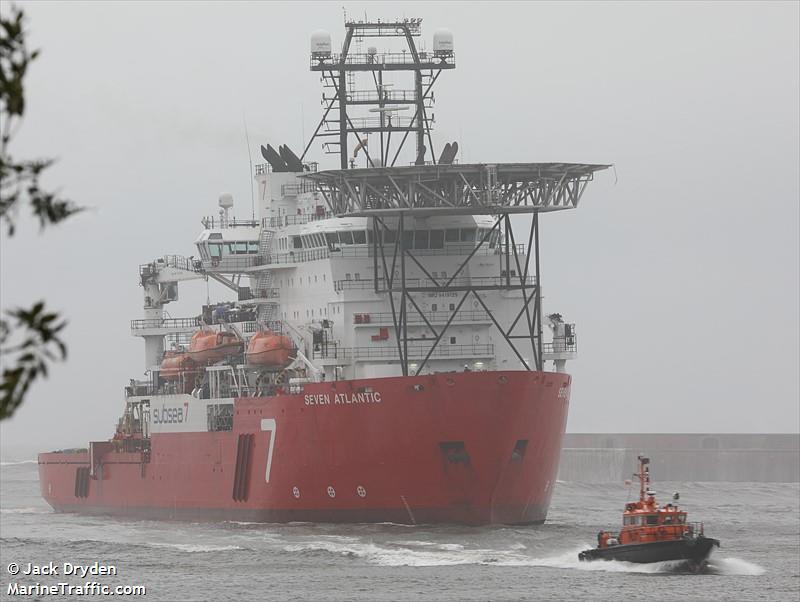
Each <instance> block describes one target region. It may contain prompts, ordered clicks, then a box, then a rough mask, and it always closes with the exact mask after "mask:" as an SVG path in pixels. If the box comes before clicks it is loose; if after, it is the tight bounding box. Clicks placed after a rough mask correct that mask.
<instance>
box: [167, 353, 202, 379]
mask: <svg viewBox="0 0 800 602" xmlns="http://www.w3.org/2000/svg"><path fill="white" fill-rule="evenodd" d="M197 372H198V369H197V364H196V363H195V362H194V360H193V359H192V358H190V357H189V354H188V353H184V352H181V351H167V352H166V353H165V354H164V359H163V360H161V369H160V370H159V372H158V374H159V376H160V377H161V378H163V379H164V380H177V379H178V378H180V377H181V375H184V376H188V375H190V374H195V373H197Z"/></svg>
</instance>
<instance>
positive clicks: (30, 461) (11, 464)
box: [0, 460, 37, 466]
mask: <svg viewBox="0 0 800 602" xmlns="http://www.w3.org/2000/svg"><path fill="white" fill-rule="evenodd" d="M36 463H37V460H19V461H18V462H0V466H18V465H20V464H36Z"/></svg>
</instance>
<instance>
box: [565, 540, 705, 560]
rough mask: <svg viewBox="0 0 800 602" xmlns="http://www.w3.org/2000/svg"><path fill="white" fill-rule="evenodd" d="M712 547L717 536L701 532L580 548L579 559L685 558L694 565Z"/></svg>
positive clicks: (703, 557) (702, 558)
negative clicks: (605, 546) (691, 534)
mask: <svg viewBox="0 0 800 602" xmlns="http://www.w3.org/2000/svg"><path fill="white" fill-rule="evenodd" d="M715 547H717V548H718V547H719V540H717V539H712V538H710V537H704V536H702V535H701V536H699V537H695V538H685V539H673V540H669V541H653V542H648V543H639V544H625V545H617V546H610V547H608V548H602V549H600V548H594V549H591V550H585V551H583V552H581V553H580V554H579V555H578V559H579V560H582V561H591V560H621V561H624V562H635V563H639V564H647V563H651V562H665V561H670V560H687V561H689V562H690V563H693V564H695V565H701V564H702V563H704V562H705V561H706V560H707V559H708V557H709V556H710V555H711V552H713V551H714V548H715Z"/></svg>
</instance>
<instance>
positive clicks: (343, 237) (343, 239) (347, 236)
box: [339, 230, 353, 245]
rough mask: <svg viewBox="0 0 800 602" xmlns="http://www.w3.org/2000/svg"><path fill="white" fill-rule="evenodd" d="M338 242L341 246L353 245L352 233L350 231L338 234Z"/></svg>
mask: <svg viewBox="0 0 800 602" xmlns="http://www.w3.org/2000/svg"><path fill="white" fill-rule="evenodd" d="M339 242H340V243H342V244H343V245H352V244H353V233H352V232H351V231H350V230H344V231H342V232H339Z"/></svg>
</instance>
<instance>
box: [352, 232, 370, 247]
mask: <svg viewBox="0 0 800 602" xmlns="http://www.w3.org/2000/svg"><path fill="white" fill-rule="evenodd" d="M353 243H354V244H357V245H365V244H367V234H366V232H364V231H363V230H353Z"/></svg>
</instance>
